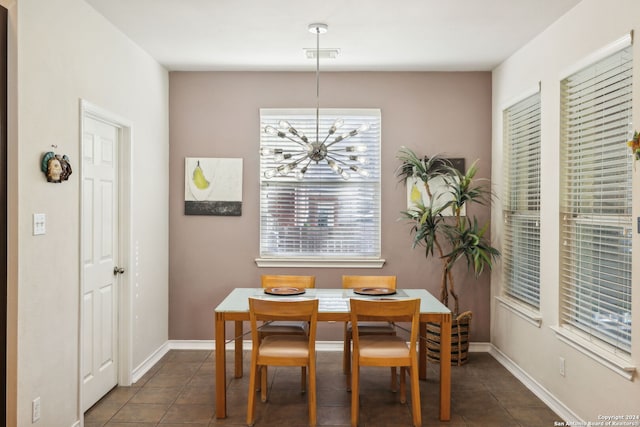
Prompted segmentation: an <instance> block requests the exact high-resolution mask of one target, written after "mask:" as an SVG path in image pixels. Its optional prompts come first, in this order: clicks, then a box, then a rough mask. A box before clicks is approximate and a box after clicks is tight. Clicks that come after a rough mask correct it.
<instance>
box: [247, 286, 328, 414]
mask: <svg viewBox="0 0 640 427" xmlns="http://www.w3.org/2000/svg"><path fill="white" fill-rule="evenodd" d="M249 319H250V321H251V340H252V344H253V347H252V351H251V373H250V376H249V392H248V395H249V398H248V407H247V425H249V426H253V424H254V422H255V416H254V413H255V400H256V392H255V390H256V382H257V380H258V378H259V376H258V372H260V373H261V375H260V378H261V383H262V384H261V387H260V389H261V398H262V401H263V402H266V401H267V366H302V367H305V368H307V369H308V372H309V392H308V393H307V395H308V404H309V425H310V426H315V425H316V419H317V415H316V405H317V404H316V348H315V343H316V325H317V320H318V300H317V299H303V298H300V299H298V300H280V301H278V300H270V299H259V298H249ZM273 320H285V321H292V320H297V321H304V322H308V324H309V331H308V334H305V335H300V334H297V335H292V334H287V335H277V334H276V335H268V336H266V337H264V338H260V333H259V331H258V326H259V323H258V322H259V321H273Z"/></svg>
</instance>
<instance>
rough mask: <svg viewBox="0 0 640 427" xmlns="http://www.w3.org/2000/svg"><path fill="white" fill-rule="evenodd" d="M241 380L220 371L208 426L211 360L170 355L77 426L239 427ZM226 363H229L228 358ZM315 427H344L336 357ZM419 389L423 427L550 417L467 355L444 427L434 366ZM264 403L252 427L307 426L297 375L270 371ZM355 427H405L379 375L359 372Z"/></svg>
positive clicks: (497, 369) (478, 356)
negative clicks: (223, 394) (220, 392)
mask: <svg viewBox="0 0 640 427" xmlns="http://www.w3.org/2000/svg"><path fill="white" fill-rule="evenodd" d="M249 359H250V354H249V353H248V352H245V354H244V369H245V371H244V372H245V376H244V377H243V378H241V379H235V378H233V366H232V363H228V364H227V378H228V388H227V399H228V400H227V414H228V418H226V419H223V420H218V419H216V418H215V386H214V352H212V351H191V350H172V351H170V352H169V353H167V355H166V356H165V357H164V358H163V359H162V360H161V361H160V362H158V363H157V364H156V365H155V366H154V367H153V368H152V369H151V370H150V371H149V372H147V373H146V374H145V375H144V377H143V378H142V379H140V381H138V382H137V383H135V384H134V385H133V386H131V387H116V388H115V389H113V390H112V391H111V392H110V393H109V394H107V395H106V396H105V397H104V398H103V399H102V400H100V401H99V402H98V403H97V404H96V405H95V406H93V407H92V408H91V409H89V411H87V413H86V414H85V424H84V425H85V426H86V427H97V426H100V427H102V426H108V427H116V426H120V427H133V426H141V427H142V426H160V427H170V426H178V425H180V426H183V427H184V426H185V425H188V426H191V427H205V426H217V425H228V426H240V425H245V417H246V411H247V407H246V402H247V387H248V372H249V370H248V368H249V367H248V362H249ZM227 360H228V361H229V360H232V357H231V354H229V356H228V357H227ZM317 372H318V380H317V381H318V388H317V390H318V425H322V426H348V425H349V424H350V402H351V394H350V393H349V392H347V391H346V389H345V386H344V381H345V380H344V375H343V374H342V354H341V353H339V352H318V358H317ZM427 372H428V373H427V377H428V379H427V380H426V381H421V382H420V397H421V401H422V424H423V426H439V425H444V426H450V427H460V426H482V427H491V426H510V427H513V426H523V427H536V426H540V427H549V426H553V425H554V421H559V420H560V417H558V416H557V415H556V414H555V413H554V412H553V411H551V410H550V409H549V408H548V407H547V406H545V404H544V403H543V402H542V401H540V400H539V399H538V398H537V397H536V396H535V395H533V393H531V392H530V391H529V390H528V389H527V388H526V387H525V386H524V385H522V383H520V382H519V381H518V380H517V379H516V378H514V377H513V376H512V375H511V374H510V373H509V372H508V371H507V370H506V369H504V368H503V367H502V365H500V364H499V363H498V362H497V361H496V360H495V359H494V358H493V357H492V356H491V355H489V354H487V353H472V354H471V355H470V357H469V363H468V364H467V365H465V366H462V367H452V372H451V389H452V391H451V421H449V422H446V423H440V422H439V421H438V376H439V366H438V365H433V364H430V365H429V367H428V371H427ZM269 377H270V378H269V382H270V391H269V401H268V402H267V403H262V402H260V399H259V398H258V399H257V403H256V424H255V425H256V427H259V426H280V427H293V426H305V425H307V414H308V412H307V404H306V396H305V395H302V394H301V393H300V389H299V387H300V370H299V368H270V370H269ZM361 380H362V382H361V395H360V426H361V427H387V426H388V427H391V426H410V425H411V411H410V408H411V403H410V399H408V402H407V403H406V404H400V402H399V396H398V395H397V394H394V393H392V392H391V391H390V390H389V375H388V370H387V368H366V367H365V368H362V369H361Z"/></svg>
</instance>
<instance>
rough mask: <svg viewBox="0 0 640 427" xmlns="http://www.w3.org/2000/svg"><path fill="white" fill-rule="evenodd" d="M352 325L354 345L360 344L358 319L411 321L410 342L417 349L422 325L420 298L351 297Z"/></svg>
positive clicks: (413, 349)
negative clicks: (374, 298)
mask: <svg viewBox="0 0 640 427" xmlns="http://www.w3.org/2000/svg"><path fill="white" fill-rule="evenodd" d="M349 304H350V306H351V325H352V328H353V342H354V346H359V344H358V340H359V334H358V321H363V320H366V321H367V322H369V321H372V320H373V321H378V320H379V321H385V322H386V321H391V322H411V333H410V338H409V344H410V349H411V351H415V349H416V343H417V341H418V329H419V325H420V299H419V298H411V299H376V300H372V299H359V298H351V299H350V300H349Z"/></svg>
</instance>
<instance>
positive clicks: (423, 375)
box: [418, 322, 427, 380]
mask: <svg viewBox="0 0 640 427" xmlns="http://www.w3.org/2000/svg"><path fill="white" fill-rule="evenodd" d="M418 331H419V332H418V337H419V338H418V378H420V379H421V380H426V379H427V324H426V323H425V322H420V327H419V329H418Z"/></svg>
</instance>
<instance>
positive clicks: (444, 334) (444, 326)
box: [440, 314, 451, 421]
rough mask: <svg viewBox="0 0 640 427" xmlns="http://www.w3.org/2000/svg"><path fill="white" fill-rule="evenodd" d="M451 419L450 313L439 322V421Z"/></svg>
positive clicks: (444, 315)
mask: <svg viewBox="0 0 640 427" xmlns="http://www.w3.org/2000/svg"><path fill="white" fill-rule="evenodd" d="M450 419H451V314H443V315H442V320H441V323H440V421H449V420H450Z"/></svg>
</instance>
